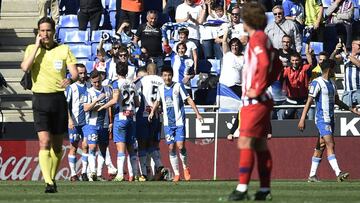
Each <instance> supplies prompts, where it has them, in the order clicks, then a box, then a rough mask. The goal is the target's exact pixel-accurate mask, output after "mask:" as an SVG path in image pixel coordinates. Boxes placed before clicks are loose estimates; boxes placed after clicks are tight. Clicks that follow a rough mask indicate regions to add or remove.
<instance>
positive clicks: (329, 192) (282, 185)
mask: <svg viewBox="0 0 360 203" xmlns="http://www.w3.org/2000/svg"><path fill="white" fill-rule="evenodd" d="M57 184H58V190H59V192H58V193H56V194H44V183H43V182H34V181H0V202H11V203H12V202H64V203H65V202H76V203H81V202H101V203H102V202H103V203H105V202H137V203H138V202H207V203H210V202H223V201H225V200H226V198H227V195H228V194H229V193H230V192H231V191H232V190H233V189H234V187H235V186H236V182H235V181H191V182H179V183H172V182H145V183H144V182H142V183H140V182H131V183H130V182H76V183H72V182H68V181H59V182H58V183H57ZM257 186H258V182H256V181H252V183H251V185H250V191H249V192H250V194H253V193H254V192H255V190H256V188H257ZM359 189H360V181H352V182H343V183H337V182H334V181H326V182H320V183H307V182H304V181H274V182H272V195H273V202H284V203H285V202H286V203H291V202H306V203H311V202H359V203H360V192H359Z"/></svg>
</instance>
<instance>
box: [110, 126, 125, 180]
mask: <svg viewBox="0 0 360 203" xmlns="http://www.w3.org/2000/svg"><path fill="white" fill-rule="evenodd" d="M113 126H114V127H113V136H114V142H115V145H116V150H117V158H116V163H117V174H116V176H115V178H114V179H113V181H123V180H124V163H125V150H126V145H125V143H126V139H125V133H126V128H125V126H126V123H125V121H122V120H115V121H114V124H113Z"/></svg>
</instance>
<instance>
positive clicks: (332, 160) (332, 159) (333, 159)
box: [327, 154, 341, 176]
mask: <svg viewBox="0 0 360 203" xmlns="http://www.w3.org/2000/svg"><path fill="white" fill-rule="evenodd" d="M327 158H328V161H329V163H330V166H331V168H332V169H333V170H334V171H335V174H336V176H338V175H339V174H340V172H341V170H340V168H339V165H338V163H337V160H336V157H335V154H332V155H329V156H328V157H327Z"/></svg>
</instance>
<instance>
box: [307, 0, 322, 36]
mask: <svg viewBox="0 0 360 203" xmlns="http://www.w3.org/2000/svg"><path fill="white" fill-rule="evenodd" d="M305 13H306V16H305V30H309V32H310V37H311V41H321V42H322V41H323V32H324V24H323V22H322V20H323V14H324V7H323V4H322V0H306V1H305ZM304 35H305V33H304Z"/></svg>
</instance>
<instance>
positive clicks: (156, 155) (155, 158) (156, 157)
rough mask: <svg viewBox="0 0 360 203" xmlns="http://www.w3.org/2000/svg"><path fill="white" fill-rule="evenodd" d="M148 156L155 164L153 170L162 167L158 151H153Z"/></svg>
mask: <svg viewBox="0 0 360 203" xmlns="http://www.w3.org/2000/svg"><path fill="white" fill-rule="evenodd" d="M150 155H151V158H152V159H153V161H154V162H155V169H157V168H159V167H160V166H164V165H163V164H162V162H161V157H160V150H157V149H155V150H153V151H152V152H151V154H150Z"/></svg>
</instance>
